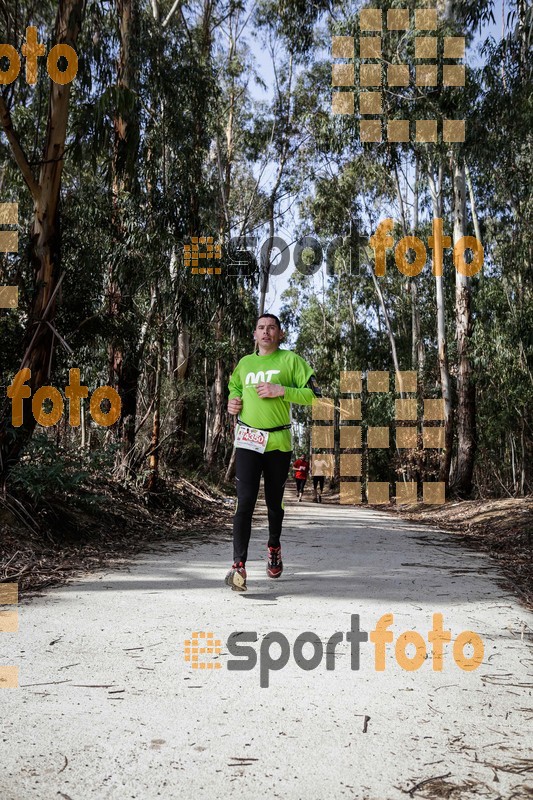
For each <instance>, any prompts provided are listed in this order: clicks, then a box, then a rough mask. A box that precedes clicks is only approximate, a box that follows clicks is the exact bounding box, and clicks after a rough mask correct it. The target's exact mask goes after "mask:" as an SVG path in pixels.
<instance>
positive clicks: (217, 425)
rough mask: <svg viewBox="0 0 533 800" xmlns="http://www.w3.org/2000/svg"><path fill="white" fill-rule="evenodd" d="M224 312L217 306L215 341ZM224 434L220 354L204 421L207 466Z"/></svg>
mask: <svg viewBox="0 0 533 800" xmlns="http://www.w3.org/2000/svg"><path fill="white" fill-rule="evenodd" d="M223 321H224V312H223V309H222V308H219V309H218V311H217V315H216V322H215V341H216V342H217V343H220V342H221V340H222V325H223ZM223 434H224V360H223V358H222V357H221V356H220V355H217V358H216V359H215V380H214V383H213V386H212V389H211V402H210V404H209V413H208V417H207V421H206V442H205V452H204V457H205V460H206V463H207V465H208V466H209V467H212V466H213V465H214V463H215V461H216V457H217V454H218V449H219V446H220V442H221V441H222V436H223Z"/></svg>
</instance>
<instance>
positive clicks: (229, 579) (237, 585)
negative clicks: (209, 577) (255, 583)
mask: <svg viewBox="0 0 533 800" xmlns="http://www.w3.org/2000/svg"><path fill="white" fill-rule="evenodd" d="M224 582H225V583H226V586H231V588H232V589H233V591H234V592H245V591H246V589H247V588H248V587H247V586H246V570H245V568H244V564H243V562H242V561H239V563H237V562H234V563H233V566H232V568H231V569H230V571H229V572H228V574H227V575H226V577H225V579H224Z"/></svg>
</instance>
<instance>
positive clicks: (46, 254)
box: [0, 0, 85, 482]
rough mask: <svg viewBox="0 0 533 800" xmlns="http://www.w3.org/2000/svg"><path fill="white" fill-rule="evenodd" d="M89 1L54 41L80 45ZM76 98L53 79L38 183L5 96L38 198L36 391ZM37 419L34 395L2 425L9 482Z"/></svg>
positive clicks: (69, 6)
mask: <svg viewBox="0 0 533 800" xmlns="http://www.w3.org/2000/svg"><path fill="white" fill-rule="evenodd" d="M84 10H85V0H59V6H58V12H57V17H56V24H55V31H54V40H55V43H56V44H62V43H68V44H69V45H71V46H75V44H76V41H77V39H78V35H79V32H80V29H81V24H82V19H83V13H84ZM69 98H70V84H65V85H60V84H58V83H55V82H53V81H50V100H49V106H48V123H47V128H46V140H45V145H44V148H43V156H42V161H41V167H40V172H39V180H38V182H37V181H36V180H35V178H34V177H33V172H32V169H31V166H30V165H29V163H28V159H27V158H26V155H25V153H24V150H23V148H22V146H21V144H20V141H19V139H18V136H17V133H16V131H15V130H14V128H13V124H12V120H11V115H10V113H9V110H8V108H7V106H6V104H5V101H4V99H3V98H2V97H0V120H1V124H2V127H3V129H4V132H5V133H6V136H7V139H8V141H9V144H10V146H11V149H12V152H13V155H14V157H15V160H16V162H17V164H18V166H19V169H20V171H21V173H22V177H23V178H24V180H25V182H26V184H27V186H28V188H29V190H30V192H31V194H32V197H33V201H34V217H33V224H32V229H31V236H30V259H31V263H32V266H33V270H34V295H33V300H32V304H31V307H30V309H29V313H28V324H27V328H26V333H25V337H24V343H23V347H24V357H23V359H22V363H21V369H22V368H25V367H27V368H29V369H30V370H31V378H30V381H29V385H30V388H31V390H32V394H33V393H34V392H36V391H37V389H39V388H40V387H41V386H44V385H46V384H48V383H49V376H50V369H51V364H52V359H53V353H54V333H53V330H52V328H51V327H50V326H49V325H48V324H46V323H48V322H50V323H51V322H52V321H53V319H54V316H55V310H56V297H57V291H58V288H59V283H60V269H61V228H60V217H59V199H60V193H61V175H62V172H63V163H64V153H65V140H66V134H67V121H68V110H69ZM35 425H36V421H35V418H34V416H33V413H32V410H31V399H28V400H25V401H24V415H23V424H22V426H21V427H20V428H17V429H13V428H11V426H10V425H2V428H1V430H0V480H1V481H2V482H4V481H5V478H6V477H7V474H8V472H9V470H10V469H11V468H12V467H13V466H14V464H15V463H16V462H17V461H18V459H19V458H20V455H21V453H22V450H23V448H24V447H25V445H26V444H27V442H28V441H29V440H30V439H31V437H32V435H33V431H34V429H35Z"/></svg>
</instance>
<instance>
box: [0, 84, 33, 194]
mask: <svg viewBox="0 0 533 800" xmlns="http://www.w3.org/2000/svg"><path fill="white" fill-rule="evenodd" d="M0 124H1V125H2V128H3V129H4V132H5V134H6V136H7V140H8V142H9V144H10V145H11V150H12V153H13V155H14V157H15V161H16V162H17V164H18V166H19V169H20V171H21V173H22V176H23V178H24V180H25V181H26V185H27V187H28V189H29V190H30V192H31V195H32V197H33V199H34V200H35V201H37V200H38V199H39V197H40V194H41V187H40V186H39V184H38V183H37V181H36V180H35V178H34V177H33V172H32V171H31V167H30V165H29V162H28V159H27V157H26V153H25V152H24V150H23V149H22V145H21V144H20V142H19V138H18V136H17V134H16V132H15V129H14V128H13V120H12V119H11V114H10V113H9V110H8V107H7V106H6V103H5V100H4V98H3V97H1V96H0Z"/></svg>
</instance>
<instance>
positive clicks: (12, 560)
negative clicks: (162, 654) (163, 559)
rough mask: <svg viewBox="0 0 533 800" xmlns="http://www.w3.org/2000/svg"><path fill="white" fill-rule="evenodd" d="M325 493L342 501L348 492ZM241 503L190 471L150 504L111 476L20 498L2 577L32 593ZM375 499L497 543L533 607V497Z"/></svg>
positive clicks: (8, 518) (506, 579)
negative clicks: (428, 501) (37, 499)
mask: <svg viewBox="0 0 533 800" xmlns="http://www.w3.org/2000/svg"><path fill="white" fill-rule="evenodd" d="M308 492H310V489H308ZM324 499H325V502H326V503H327V504H328V505H330V504H336V503H338V499H339V496H338V494H335V493H331V492H330V493H329V494H328V493H326V494H325V495H324ZM233 506H234V500H233V498H230V497H228V496H227V495H225V494H224V493H223V491H221V490H219V489H214V488H213V486H210V485H208V484H206V483H203V482H202V481H199V480H197V479H195V480H194V482H191V481H188V480H187V479H185V478H180V479H178V480H175V481H171V482H166V483H165V484H163V485H162V491H161V492H160V494H159V495H156V496H155V499H154V500H153V501H152V502H151V503H150V504H147V503H146V502H145V500H143V497H142V496H141V495H140V494H138V493H134V492H132V491H128V490H126V489H124V488H123V487H121V486H120V485H119V484H117V483H114V482H112V481H107V482H105V481H103V482H102V481H99V482H98V484H97V485H96V484H95V485H94V486H92V487H91V486H89V487H87V489H86V490H85V492H84V494H82V495H81V496H78V497H73V498H69V499H68V500H55V501H54V502H53V503H51V504H49V505H48V506H45V507H42V508H41V509H40V510H39V511H38V512H36V513H33V514H32V513H31V512H29V511H28V510H27V509H25V508H24V507H23V506H17V505H16V504H15V503H14V502H13V500H12V501H11V502H10V503H9V505H8V507H6V506H3V507H2V506H1V505H0V583H2V582H6V581H17V582H18V584H19V592H20V595H21V596H25V595H28V594H33V593H35V592H39V591H40V590H42V589H44V588H46V587H48V586H56V585H59V584H62V583H64V582H65V581H66V580H68V579H69V578H72V577H75V576H76V575H80V574H83V573H84V572H86V571H88V570H93V569H95V568H98V567H103V566H108V567H109V566H117V567H119V566H120V564H121V563H124V562H126V561H127V559H128V558H130V557H131V556H134V555H136V554H137V553H140V552H143V550H146V548H147V547H150V548H151V549H153V548H157V546H158V545H162V544H164V543H165V542H180V541H183V540H184V539H187V541H189V542H194V541H196V540H201V539H203V537H205V535H206V534H208V533H209V532H210V531H212V530H213V528H214V527H215V529H216V530H220V529H222V530H230V529H231V519H232V512H233ZM376 509H377V510H383V511H387V512H390V513H393V514H397V515H399V516H400V517H401V518H402V519H406V520H410V521H411V522H416V523H419V524H422V525H429V526H431V527H436V528H439V529H440V530H447V531H451V532H453V534H454V538H455V540H456V541H457V542H458V543H459V544H462V545H465V546H466V547H468V548H471V549H474V550H479V551H481V552H485V553H488V554H489V555H490V556H491V558H493V559H495V560H496V561H497V562H498V566H499V567H500V569H501V571H502V585H503V586H504V588H505V589H506V590H510V591H512V592H514V593H515V594H516V595H517V596H518V597H519V599H520V600H521V601H522V602H523V603H524V604H525V605H526V606H527V607H528V608H530V609H533V497H524V498H505V499H490V500H466V501H462V502H449V503H446V504H445V505H443V506H427V505H423V504H419V505H417V506H396V505H394V504H390V505H388V506H376Z"/></svg>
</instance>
